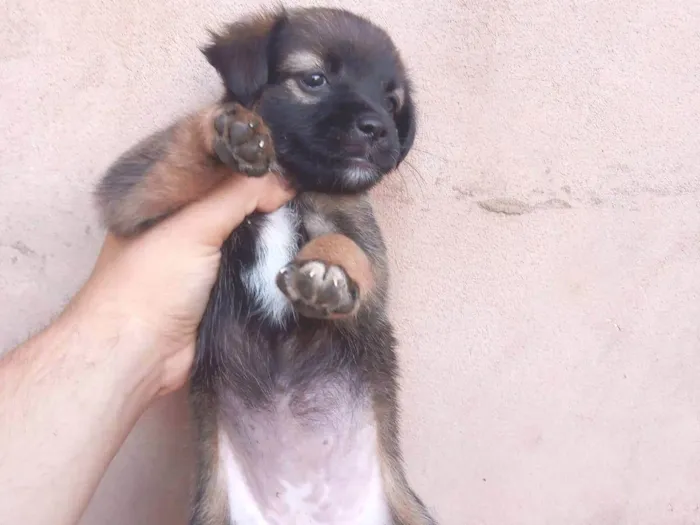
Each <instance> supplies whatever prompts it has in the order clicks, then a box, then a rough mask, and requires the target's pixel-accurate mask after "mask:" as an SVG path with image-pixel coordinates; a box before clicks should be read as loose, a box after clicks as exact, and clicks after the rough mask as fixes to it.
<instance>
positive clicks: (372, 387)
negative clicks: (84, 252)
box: [97, 8, 435, 525]
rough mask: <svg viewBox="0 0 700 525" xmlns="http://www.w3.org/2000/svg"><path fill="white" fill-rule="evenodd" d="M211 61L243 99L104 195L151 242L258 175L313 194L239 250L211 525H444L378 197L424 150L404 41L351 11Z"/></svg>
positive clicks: (214, 329)
mask: <svg viewBox="0 0 700 525" xmlns="http://www.w3.org/2000/svg"><path fill="white" fill-rule="evenodd" d="M203 51H204V53H205V55H206V57H207V59H208V60H209V62H210V63H211V64H212V65H213V66H214V67H215V68H216V69H217V71H218V72H219V73H220V75H221V77H222V79H223V82H224V85H225V87H226V95H225V97H224V99H223V101H222V102H221V103H219V104H216V105H214V106H213V107H211V108H207V109H204V110H202V111H200V112H198V113H196V114H193V115H190V116H188V117H186V118H184V119H182V120H180V121H178V122H176V123H175V124H173V125H172V126H171V127H170V128H168V129H166V130H164V131H162V132H159V133H157V134H155V135H153V136H152V137H149V138H148V139H146V140H144V141H143V142H142V143H141V144H139V145H137V146H136V147H135V148H134V149H132V150H131V151H128V152H127V153H125V154H124V155H123V156H122V157H121V158H120V159H118V160H117V161H116V162H115V163H114V164H113V165H112V166H111V168H110V169H109V171H108V173H107V174H106V176H105V178H104V179H103V180H102V182H101V183H100V185H99V187H98V190H97V198H98V203H99V206H100V208H101V210H102V213H103V216H104V220H105V222H106V224H107V226H108V227H109V228H110V229H111V230H112V231H113V232H115V233H117V234H121V235H131V234H133V233H136V232H138V231H140V230H142V229H143V228H145V227H148V225H150V224H152V223H154V222H155V221H158V220H159V219H161V218H162V217H165V216H167V215H168V214H170V213H172V212H173V211H174V210H176V209H178V208H179V207H181V206H182V205H184V204H186V203H187V202H190V201H192V200H194V199H196V198H198V197H199V196H201V195H202V194H203V193H204V192H206V191H208V190H209V189H210V188H211V187H212V186H214V185H215V184H217V183H218V182H219V181H221V180H222V179H223V178H224V177H227V176H229V175H230V174H231V173H232V171H241V172H244V173H247V174H248V175H251V176H257V175H260V174H263V173H265V172H267V171H268V170H276V171H278V172H280V173H281V174H282V175H283V176H285V177H287V178H288V180H289V181H290V182H291V183H292V184H294V185H295V186H296V187H297V189H298V190H299V195H298V197H296V198H295V199H294V200H293V201H292V202H290V203H289V204H288V205H286V206H284V207H283V208H281V209H279V210H278V211H276V212H274V213H271V214H266V215H253V216H251V217H250V218H249V220H247V221H246V222H245V223H244V224H242V225H241V226H240V227H239V228H238V229H236V231H235V232H234V233H233V234H232V235H231V237H230V238H229V239H228V240H227V241H226V243H225V244H224V246H223V248H222V253H223V258H222V263H221V268H220V271H219V277H218V280H217V283H216V285H215V286H214V289H213V292H212V295H211V299H210V302H209V305H208V308H207V311H206V313H205V315H204V318H203V320H202V323H201V325H200V329H199V337H198V343H197V354H196V359H195V365H194V369H193V372H192V378H191V399H192V406H193V409H194V414H195V417H196V420H197V429H198V431H199V439H198V442H199V479H198V483H197V491H196V495H195V501H194V507H193V515H192V521H191V523H192V525H234V524H235V525H291V524H300V525H301V524H304V525H307V524H308V525H312V524H313V525H316V524H328V525H390V524H392V525H397V524H402V525H429V524H434V523H435V522H434V520H433V519H432V518H431V516H430V515H429V513H428V511H427V510H426V508H425V506H424V505H423V503H422V502H421V501H420V499H419V498H418V497H417V496H416V495H415V494H414V492H413V491H412V490H411V488H410V486H409V484H408V482H407V480H406V477H405V473H404V467H403V463H402V459H401V452H400V446H399V437H398V430H399V429H398V407H397V391H398V384H397V380H398V370H397V363H396V355H395V339H394V336H393V332H392V327H391V324H390V323H389V321H388V319H387V317H386V311H385V309H386V296H387V286H388V275H387V265H386V260H385V247H384V242H383V240H382V235H381V232H380V231H379V228H378V226H377V223H376V221H375V218H374V215H373V212H372V208H371V206H370V204H369V202H368V200H367V197H366V191H367V190H368V189H370V188H371V187H372V186H374V185H375V184H376V183H377V182H379V181H380V179H381V178H382V177H383V176H384V175H386V174H387V173H389V172H391V171H392V170H393V169H395V168H396V167H397V166H398V164H399V163H400V162H401V161H402V160H403V158H404V157H405V155H406V154H407V153H408V151H409V150H410V148H411V145H412V142H413V137H414V134H415V126H416V123H415V115H414V106H413V101H412V99H411V87H410V83H409V80H408V78H407V74H406V71H405V69H404V66H403V64H402V61H401V58H400V56H399V53H398V52H397V50H396V48H395V47H394V44H393V43H392V41H391V39H390V38H389V36H388V35H387V34H386V33H385V32H384V31H383V30H381V29H379V28H378V27H376V26H375V25H373V24H372V23H371V22H369V21H368V20H366V19H364V18H360V17H358V16H356V15H353V14H351V13H349V12H347V11H344V10H335V9H319V8H314V9H303V10H293V11H283V10H280V11H278V12H274V13H269V14H264V15H260V16H257V17H253V18H250V19H247V20H244V21H241V22H237V23H234V24H233V25H231V26H229V27H228V28H227V30H226V31H225V32H224V33H222V34H220V35H215V36H214V41H213V43H211V45H209V46H208V47H206V48H205V49H204V50H203Z"/></svg>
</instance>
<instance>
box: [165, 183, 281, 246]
mask: <svg viewBox="0 0 700 525" xmlns="http://www.w3.org/2000/svg"><path fill="white" fill-rule="evenodd" d="M270 195H274V196H275V199H274V204H276V206H274V207H273V206H268V208H267V209H266V210H265V211H273V210H274V209H277V208H279V207H280V206H282V204H284V203H285V202H286V201H287V200H289V199H290V198H291V196H292V195H291V193H290V191H289V190H288V189H287V188H286V186H285V184H284V182H283V181H282V180H281V179H280V178H279V177H278V176H276V175H273V174H268V175H265V176H264V177H260V178H253V177H244V176H234V177H231V178H230V179H228V180H226V181H225V182H223V183H222V184H221V185H220V186H217V187H216V188H215V189H214V190H213V191H212V192H211V193H210V194H209V195H207V196H205V197H204V198H202V199H201V200H199V201H197V202H195V203H192V204H191V205H190V206H188V207H186V208H185V209H183V210H182V211H181V212H179V213H178V214H176V215H175V216H173V217H172V218H171V219H172V220H171V221H170V222H171V226H173V227H176V228H181V234H182V235H188V236H193V237H194V238H196V239H198V240H199V241H200V242H203V243H207V244H212V245H215V246H217V247H218V246H221V244H222V243H223V242H224V240H225V239H226V238H227V237H228V236H229V235H230V234H231V232H232V231H233V230H234V229H235V228H236V227H237V226H238V225H239V224H240V223H241V222H243V219H245V218H246V216H247V215H250V214H251V213H253V212H254V211H255V210H256V209H257V208H258V204H259V203H260V202H262V201H263V200H264V201H265V203H266V204H270V203H269V202H268V199H269V198H270ZM178 231H179V232H180V230H178Z"/></svg>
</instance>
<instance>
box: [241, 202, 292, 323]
mask: <svg viewBox="0 0 700 525" xmlns="http://www.w3.org/2000/svg"><path fill="white" fill-rule="evenodd" d="M298 220H299V219H298V217H297V214H296V213H295V212H294V210H292V209H291V208H290V207H289V206H284V207H282V208H280V209H278V210H276V211H274V212H272V213H270V214H268V215H267V216H266V217H265V219H264V221H265V222H264V223H263V226H262V229H261V232H260V237H259V238H258V240H257V245H256V258H257V260H256V262H255V264H254V265H253V266H252V267H251V268H249V269H247V270H246V271H245V272H244V273H243V275H242V279H243V283H244V285H245V286H246V289H247V290H248V293H250V294H251V295H252V296H253V298H254V300H255V302H256V303H257V306H258V308H259V309H260V311H261V312H263V313H264V314H265V315H267V316H268V317H269V318H270V319H272V320H274V321H277V322H281V320H282V319H283V318H284V315H285V313H286V312H287V310H288V309H289V308H290V305H289V301H288V300H287V298H286V297H285V296H284V295H283V294H282V292H280V290H279V288H278V287H277V284H276V283H275V279H276V278H277V272H279V271H280V270H281V269H282V267H283V266H285V265H286V264H288V263H289V262H290V261H291V260H292V259H293V258H294V255H295V250H296V247H297V239H296V235H297V223H298Z"/></svg>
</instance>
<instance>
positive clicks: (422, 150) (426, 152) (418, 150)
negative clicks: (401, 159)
mask: <svg viewBox="0 0 700 525" xmlns="http://www.w3.org/2000/svg"><path fill="white" fill-rule="evenodd" d="M411 149H412V150H415V151H417V152H418V153H424V154H425V155H430V156H432V157H435V158H436V159H440V160H442V161H445V162H450V160H449V159H448V158H447V157H443V156H442V155H438V154H437V153H432V152H430V151H428V150H425V149H420V148H418V147H416V146H411Z"/></svg>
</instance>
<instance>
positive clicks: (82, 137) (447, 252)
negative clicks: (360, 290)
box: [0, 0, 700, 525]
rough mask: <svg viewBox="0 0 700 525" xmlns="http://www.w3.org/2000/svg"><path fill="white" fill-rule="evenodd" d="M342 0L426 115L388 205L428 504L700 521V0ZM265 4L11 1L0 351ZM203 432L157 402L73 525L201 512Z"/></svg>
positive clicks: (555, 518)
mask: <svg viewBox="0 0 700 525" xmlns="http://www.w3.org/2000/svg"><path fill="white" fill-rule="evenodd" d="M350 4H351V5H352V6H354V7H355V8H357V9H359V10H361V11H364V12H366V13H368V14H370V15H372V16H373V17H374V18H375V19H377V20H378V21H380V22H383V23H384V24H385V25H387V26H388V27H390V29H391V30H392V33H393V34H394V35H395V38H396V40H397V41H398V43H399V45H400V47H401V48H402V49H403V50H404V53H405V55H406V58H407V59H408V61H409V63H410V65H411V67H412V70H413V71H414V75H415V81H416V84H417V86H418V88H419V97H418V98H419V102H420V104H421V107H422V130H421V134H420V137H419V140H418V143H417V149H416V151H415V152H414V154H413V155H412V157H411V159H410V161H411V163H412V165H413V166H414V169H411V168H410V167H408V166H405V167H404V168H403V169H402V170H401V171H402V175H401V176H397V177H396V178H394V179H393V180H391V181H388V182H387V183H386V185H385V186H384V187H383V188H381V189H380V191H378V192H377V206H378V208H379V210H380V214H381V217H382V221H383V223H384V224H385V227H386V234H387V240H388V242H389V244H390V247H391V253H392V255H393V276H394V277H393V311H394V319H395V320H396V323H397V325H398V327H399V332H400V337H401V340H402V341H403V348H402V354H401V358H402V362H403V365H404V370H405V382H404V383H405V388H404V395H403V405H404V408H405V420H404V426H403V432H404V436H405V451H406V457H407V460H408V463H409V471H410V475H411V478H412V480H413V482H414V484H415V486H416V488H417V489H418V491H419V492H420V493H421V495H422V497H423V498H424V499H425V500H426V501H427V502H428V503H429V504H430V505H431V506H433V507H434V508H435V509H436V512H437V515H438V516H439V517H440V518H441V521H442V523H443V524H444V525H463V524H466V523H470V524H494V525H530V524H532V525H543V524H552V525H561V524H567V525H584V524H595V525H607V524H610V525H612V524H627V523H629V524H634V525H666V524H668V525H672V524H678V525H680V524H690V523H700V421H699V419H698V414H699V413H700V380H699V378H700V271H699V270H698V268H699V266H698V265H699V263H700V204H699V203H700V132H699V129H700V89H699V87H698V86H699V85H700V33H698V28H700V7H699V6H700V4H698V2H697V1H696V0H655V1H652V0H617V1H615V2H610V1H603V0H600V1H582V0H573V1H554V0H540V1H536V0H528V1H521V2H512V1H506V0H467V1H455V0H430V1H426V0H420V1H418V0H411V1H405V2H399V1H389V0H373V1H365V2H360V1H354V2H350ZM244 5H245V6H247V7H244ZM250 6H251V3H250V2H247V3H244V2H241V1H229V2H223V1H218V0H214V1H206V2H205V1H200V0H177V1H173V2H140V1H136V0H122V1H120V2H89V1H87V0H73V1H70V2H65V1H58V0H43V1H41V2H39V1H37V0H26V1H22V2H21V3H20V2H19V1H17V0H10V1H9V4H8V3H7V2H5V3H3V6H2V8H0V115H2V122H3V126H2V127H1V129H0V137H1V139H0V144H1V148H2V154H1V155H0V320H2V324H1V325H0V348H2V349H7V348H9V347H11V346H12V345H14V344H15V343H17V342H19V341H20V340H22V339H23V338H24V337H26V336H27V335H28V334H29V333H31V332H32V331H33V330H35V329H37V328H38V327H40V326H41V325H42V324H43V323H45V322H46V321H47V320H48V319H49V318H50V317H51V315H52V314H53V313H54V312H56V311H57V309H58V308H59V307H60V305H61V304H62V303H63V302H64V301H65V300H66V299H67V298H68V297H69V296H70V295H71V294H72V293H73V292H74V291H75V290H76V288H77V287H78V286H79V284H80V282H81V281H82V279H83V278H84V277H85V276H86V274H87V272H88V270H89V268H90V266H91V264H92V261H93V258H94V256H95V253H96V250H97V248H98V246H99V242H100V239H101V235H102V232H101V231H100V228H99V227H98V225H97V224H96V221H95V214H94V212H93V210H92V208H91V202H90V197H89V192H90V190H91V188H92V185H93V184H94V182H95V181H96V179H97V178H98V176H99V175H100V171H101V170H102V169H104V168H105V167H106V165H107V164H108V163H109V162H110V161H111V160H112V159H113V158H114V157H115V156H116V155H117V154H118V153H120V152H121V151H122V150H123V149H124V148H126V147H127V146H129V145H130V144H132V143H133V142H134V141H135V140H137V139H138V138H140V137H142V136H143V135H144V134H146V133H147V132H149V131H151V130H153V129H155V128H156V127H158V126H162V125H164V124H166V123H167V122H168V120H169V119H170V118H171V117H173V116H174V115H176V114H179V113H181V112H182V111H184V110H186V109H191V108H194V107H196V106H198V105H200V104H203V103H204V102H206V101H209V100H210V99H212V98H213V97H214V96H215V95H216V94H217V93H218V84H217V79H216V78H215V76H214V74H213V72H212V71H210V70H209V69H208V68H207V67H206V65H205V62H204V60H203V58H201V57H200V56H199V55H198V52H197V46H198V45H199V44H200V43H202V42H203V41H204V39H205V37H206V34H205V27H206V26H208V25H211V26H216V25H217V24H218V23H219V22H220V21H223V20H227V19H230V18H231V17H234V16H235V15H237V14H238V13H241V12H243V11H245V10H248V9H249V8H250ZM491 199H515V200H517V201H518V203H510V204H508V206H506V208H508V209H514V210H515V211H518V212H524V213H521V214H519V215H503V214H500V213H495V212H493V211H489V210H488V209H484V207H482V205H483V202H484V201H489V200H491ZM480 203H482V205H480ZM497 204H498V203H497ZM501 204H502V203H501ZM485 206H486V208H489V207H490V208H492V209H493V206H489V204H488V202H487V204H486V205H485ZM501 207H503V206H501ZM186 431H187V419H186V414H185V412H184V410H183V404H182V396H181V395H179V396H174V397H173V398H171V399H168V400H165V401H164V402H162V403H161V404H160V405H159V406H157V407H154V409H153V410H152V411H150V412H149V413H148V414H147V415H146V416H145V417H144V419H143V421H142V422H141V423H140V424H139V426H138V427H137V429H136V430H135V431H134V433H133V434H132V436H131V437H130V440H129V441H128V443H127V444H126V446H125V447H124V449H123V450H122V452H121V453H120V455H119V456H118V457H117V458H116V460H115V461H114V463H113V465H112V466H111V469H110V471H109V473H108V475H107V477H106V478H105V480H104V482H103V484H102V486H101V488H100V491H99V493H98V494H97V496H96V498H95V500H94V502H93V505H92V506H91V508H90V509H89V511H88V513H87V515H86V516H85V518H84V520H83V525H98V524H99V525H127V524H128V525H137V524H144V525H145V524H148V525H156V524H162V525H166V524H167V525H173V524H177V523H181V524H182V523H184V509H185V507H186V503H187V501H186V496H185V494H186V491H187V479H188V475H189V470H188V467H189V465H190V462H189V461H190V459H189V458H190V456H189V453H188V449H187V447H186V440H185V438H184V435H185V433H186ZM0 490H2V488H1V487H0Z"/></svg>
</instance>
